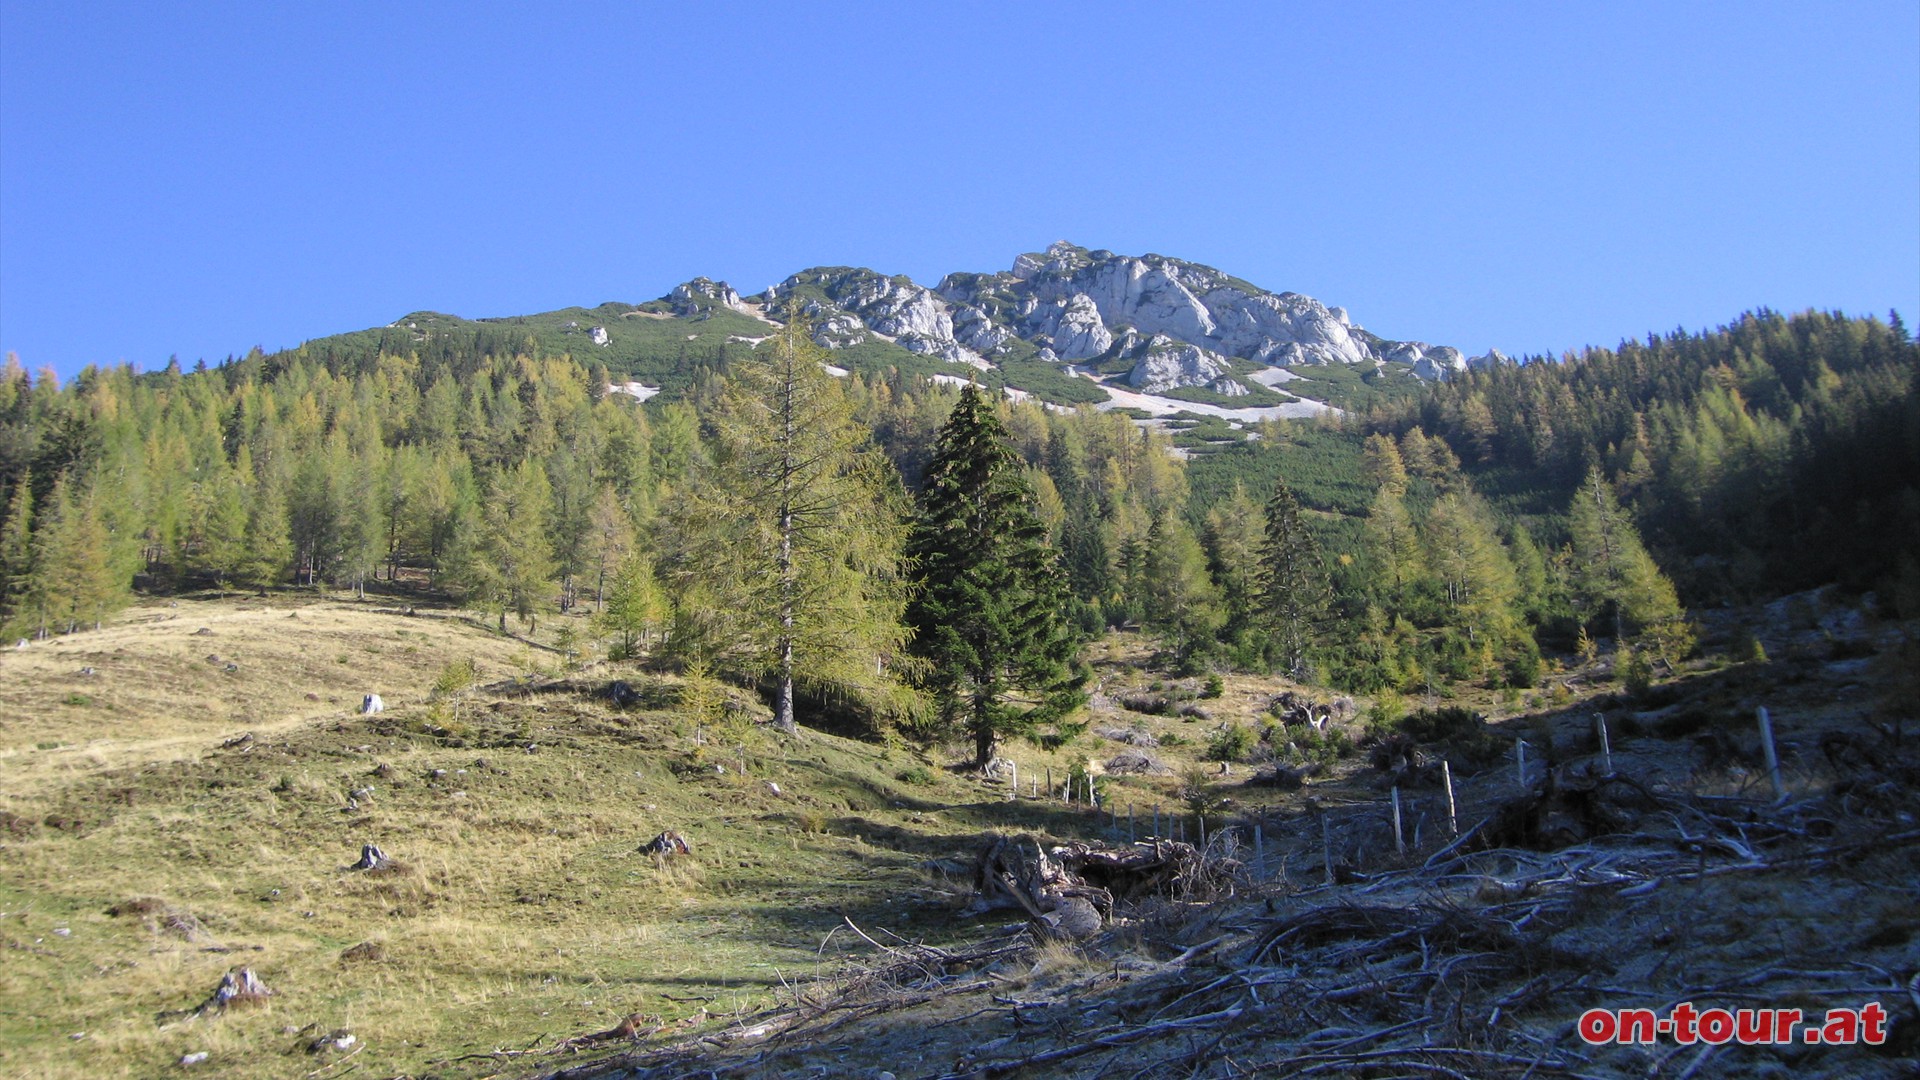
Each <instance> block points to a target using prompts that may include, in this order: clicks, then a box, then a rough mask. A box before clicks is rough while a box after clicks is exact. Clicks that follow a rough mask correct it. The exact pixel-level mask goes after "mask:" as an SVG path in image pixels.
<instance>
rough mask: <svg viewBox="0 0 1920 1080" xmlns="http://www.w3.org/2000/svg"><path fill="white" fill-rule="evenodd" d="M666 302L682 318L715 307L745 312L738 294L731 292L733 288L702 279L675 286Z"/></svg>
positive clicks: (722, 283)
mask: <svg viewBox="0 0 1920 1080" xmlns="http://www.w3.org/2000/svg"><path fill="white" fill-rule="evenodd" d="M667 300H668V302H669V303H671V304H672V305H673V313H674V314H675V315H679V316H681V317H682V318H685V317H687V316H689V315H696V314H698V313H700V312H702V311H711V310H712V309H714V308H716V307H723V308H731V309H732V310H734V311H744V310H746V308H745V306H744V305H742V304H741V303H740V294H739V293H737V292H734V291H733V286H731V285H728V284H727V283H726V282H724V281H713V280H710V279H708V278H703V277H697V278H694V279H693V280H692V281H687V282H682V283H681V284H679V285H675V286H674V287H673V292H671V293H668V294H667Z"/></svg>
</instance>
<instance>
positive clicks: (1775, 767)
mask: <svg viewBox="0 0 1920 1080" xmlns="http://www.w3.org/2000/svg"><path fill="white" fill-rule="evenodd" d="M1760 749H1761V750H1762V751H1764V752H1765V753H1766V755H1767V776H1768V777H1769V778H1770V779H1771V780H1772V781H1773V798H1774V801H1775V802H1786V801H1787V786H1786V785H1785V784H1783V783H1781V782H1780V755H1779V754H1777V753H1775V752H1774V749H1773V718H1772V717H1770V716H1768V715H1767V707H1766V706H1765V705H1762V706H1760Z"/></svg>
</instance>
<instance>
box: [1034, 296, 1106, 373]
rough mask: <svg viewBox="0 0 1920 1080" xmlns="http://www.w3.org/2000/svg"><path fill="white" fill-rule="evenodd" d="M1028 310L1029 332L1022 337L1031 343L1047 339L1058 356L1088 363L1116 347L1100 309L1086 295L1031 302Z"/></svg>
mask: <svg viewBox="0 0 1920 1080" xmlns="http://www.w3.org/2000/svg"><path fill="white" fill-rule="evenodd" d="M1025 307H1026V308H1027V315H1026V328H1027V333H1026V334H1024V335H1022V336H1024V337H1026V338H1027V339H1028V340H1030V341H1032V340H1036V339H1039V338H1045V339H1046V342H1047V344H1048V345H1049V347H1051V348H1052V349H1053V351H1054V353H1055V355H1058V356H1061V357H1064V358H1066V359H1068V360H1084V359H1086V358H1087V357H1089V356H1099V355H1100V354H1101V353H1103V352H1106V351H1107V350H1108V349H1109V348H1111V347H1112V346H1113V334H1112V333H1110V332H1109V331H1108V330H1107V326H1106V323H1105V322H1103V321H1102V320H1101V317H1100V309H1099V307H1098V306H1097V305H1096V304H1094V302H1093V298H1092V297H1089V296H1088V295H1087V294H1085V293H1074V294H1073V295H1072V296H1069V297H1067V298H1065V299H1063V300H1055V301H1053V302H1051V303H1039V302H1037V301H1035V300H1032V299H1029V301H1028V303H1027V304H1026V305H1025Z"/></svg>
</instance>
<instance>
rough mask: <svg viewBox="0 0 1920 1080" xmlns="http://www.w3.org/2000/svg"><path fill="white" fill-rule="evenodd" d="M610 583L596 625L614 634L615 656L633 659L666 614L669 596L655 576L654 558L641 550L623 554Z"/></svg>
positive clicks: (606, 632)
mask: <svg viewBox="0 0 1920 1080" xmlns="http://www.w3.org/2000/svg"><path fill="white" fill-rule="evenodd" d="M610 585H611V587H610V588H609V589H607V591H606V592H605V593H604V595H603V601H602V603H601V609H600V611H599V612H598V613H597V614H596V615H595V616H594V628H595V629H596V630H598V631H600V632H601V633H603V634H611V635H612V636H613V638H614V648H613V653H612V658H613V659H615V660H630V659H632V658H634V657H635V656H638V655H639V653H640V650H641V648H642V647H643V646H645V644H646V642H647V638H648V637H649V636H650V635H651V634H652V633H653V631H654V630H655V629H656V628H658V627H659V625H660V623H661V621H662V618H663V617H664V616H665V614H666V609H667V605H666V598H665V597H664V596H663V595H662V594H661V591H660V582H659V581H658V580H657V579H656V578H655V577H654V573H653V560H652V559H650V558H648V557H647V555H646V553H645V552H642V551H627V552H626V553H624V554H623V555H621V556H620V558H619V561H618V562H617V563H616V564H615V565H614V568H613V577H612V581H611V583H610Z"/></svg>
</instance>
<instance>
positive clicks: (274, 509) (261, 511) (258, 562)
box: [235, 477, 293, 589]
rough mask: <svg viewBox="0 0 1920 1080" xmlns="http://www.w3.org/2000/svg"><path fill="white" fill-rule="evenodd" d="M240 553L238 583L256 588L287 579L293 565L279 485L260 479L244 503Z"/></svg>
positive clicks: (284, 504) (291, 541)
mask: <svg viewBox="0 0 1920 1080" xmlns="http://www.w3.org/2000/svg"><path fill="white" fill-rule="evenodd" d="M243 550H244V554H243V555H242V557H241V559H240V561H239V563H238V564H237V566H236V568H235V576H236V577H238V578H239V580H240V581H241V582H242V583H244V584H246V585H250V586H252V587H254V588H256V589H264V588H266V587H267V586H269V585H274V584H277V583H278V582H280V581H281V580H283V579H284V578H285V577H286V576H287V572H288V570H289V569H290V568H291V565H292V563H293V538H292V536H291V535H290V534H289V532H288V526H287V503H286V500H285V499H284V498H283V497H282V496H281V494H280V485H279V484H277V483H275V482H273V480H272V479H270V478H268V477H261V478H260V480H259V481H258V482H257V483H255V484H254V485H253V492H252V497H251V498H250V499H249V500H248V502H247V531H246V544H245V546H244V549H243Z"/></svg>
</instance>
